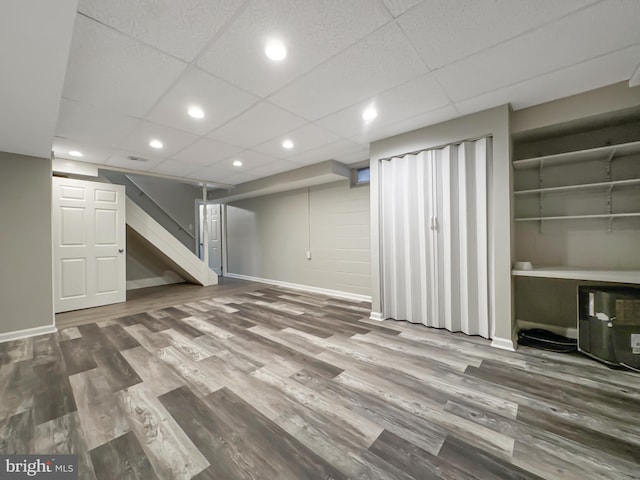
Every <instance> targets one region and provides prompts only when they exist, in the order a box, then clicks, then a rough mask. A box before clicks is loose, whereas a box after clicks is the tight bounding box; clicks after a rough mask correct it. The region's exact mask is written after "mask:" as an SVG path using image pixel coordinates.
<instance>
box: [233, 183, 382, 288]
mask: <svg viewBox="0 0 640 480" xmlns="http://www.w3.org/2000/svg"><path fill="white" fill-rule="evenodd" d="M226 224H227V262H228V263H227V271H228V272H230V273H233V274H239V275H245V276H251V277H259V278H264V279H270V280H278V281H282V282H289V283H295V284H300V285H307V286H312V287H318V288H324V289H330V290H337V291H342V292H348V293H352V294H358V295H366V296H368V295H370V291H371V278H370V252H369V248H370V241H369V187H368V186H359V187H353V188H350V187H349V181H348V180H345V181H341V182H335V183H330V184H326V185H320V186H313V187H309V188H303V189H299V190H294V191H290V192H284V193H278V194H273V195H267V196H262V197H257V198H251V199H247V200H241V201H238V202H234V203H231V204H229V205H227V210H226ZM307 250H309V251H311V256H312V258H311V260H307V258H306V252H307Z"/></svg>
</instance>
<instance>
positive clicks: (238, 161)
mask: <svg viewBox="0 0 640 480" xmlns="http://www.w3.org/2000/svg"><path fill="white" fill-rule="evenodd" d="M233 166H234V167H241V166H242V162H241V161H240V160H234V161H233Z"/></svg>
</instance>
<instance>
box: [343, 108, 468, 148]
mask: <svg viewBox="0 0 640 480" xmlns="http://www.w3.org/2000/svg"><path fill="white" fill-rule="evenodd" d="M459 116H460V113H459V112H458V110H457V109H456V108H455V107H454V106H453V105H446V106H444V107H441V108H438V109H436V110H432V111H430V112H426V113H422V114H420V115H416V116H414V117H411V118H406V119H403V120H400V121H398V122H395V123H392V124H389V125H385V126H381V127H378V128H373V129H371V130H368V131H366V132H363V133H361V134H359V135H356V136H354V137H351V138H350V140H351V141H353V142H356V143H359V144H362V145H369V144H370V143H372V142H375V141H377V140H382V139H383V138H388V137H392V136H394V135H399V134H401V133H406V132H410V131H412V130H416V129H418V128H423V127H428V126H429V125H435V124H436V123H442V122H446V121H447V120H451V119H453V118H456V117H459Z"/></svg>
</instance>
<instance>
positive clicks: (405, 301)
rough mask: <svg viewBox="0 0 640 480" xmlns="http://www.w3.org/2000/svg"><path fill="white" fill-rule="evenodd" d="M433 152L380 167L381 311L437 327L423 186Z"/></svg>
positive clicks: (430, 211) (430, 206)
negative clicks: (382, 277)
mask: <svg viewBox="0 0 640 480" xmlns="http://www.w3.org/2000/svg"><path fill="white" fill-rule="evenodd" d="M432 157H433V152H423V153H420V154H418V155H407V156H405V157H403V158H394V159H392V160H391V161H384V162H382V164H381V165H380V168H381V178H382V179H384V180H383V182H382V184H381V198H382V205H381V215H382V218H383V220H382V221H383V225H384V228H383V229H382V237H383V238H382V250H383V266H382V268H383V272H384V274H383V275H384V278H385V284H387V285H390V286H392V287H390V288H385V289H384V290H383V293H384V297H383V304H384V312H385V315H386V316H387V317H390V318H395V319H402V320H408V321H410V322H414V323H424V324H426V325H432V326H437V325H436V322H437V315H435V313H436V311H435V310H434V308H435V306H436V305H437V303H436V300H437V299H436V298H435V295H434V282H435V281H436V278H437V273H436V266H435V264H434V262H433V258H434V257H433V255H434V251H435V238H434V230H432V223H431V219H432V218H433V216H434V211H435V205H434V203H433V197H432V193H433V192H432V191H431V190H429V189H426V188H425V185H429V184H431V182H432V178H433V158H432Z"/></svg>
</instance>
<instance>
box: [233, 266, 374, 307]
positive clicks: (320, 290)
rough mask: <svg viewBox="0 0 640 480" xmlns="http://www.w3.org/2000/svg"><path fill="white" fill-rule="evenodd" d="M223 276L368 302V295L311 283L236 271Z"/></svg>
mask: <svg viewBox="0 0 640 480" xmlns="http://www.w3.org/2000/svg"><path fill="white" fill-rule="evenodd" d="M225 276H227V277H229V278H237V279H239V280H249V281H251V282H259V283H269V284H271V285H277V286H279V287H286V288H292V289H294V290H303V291H305V292H311V293H320V294H322V295H329V296H331V297H337V298H344V299H346V300H354V301H356V302H370V301H371V296H370V295H360V294H358V293H351V292H343V291H342V290H331V289H328V288H320V287H312V286H311V285H301V284H299V283H289V282H282V281H280V280H271V279H268V278H260V277H251V276H249V275H240V274H238V273H229V272H227V273H226V274H225Z"/></svg>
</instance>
